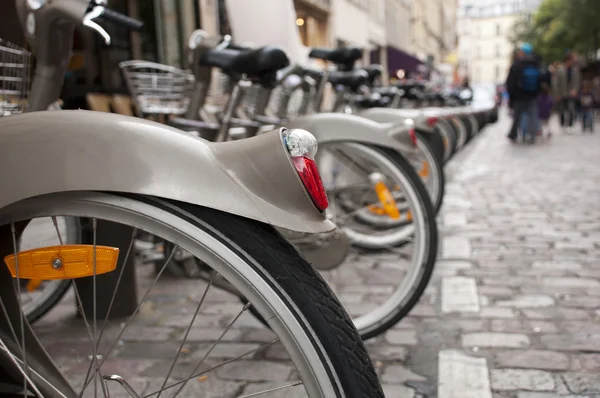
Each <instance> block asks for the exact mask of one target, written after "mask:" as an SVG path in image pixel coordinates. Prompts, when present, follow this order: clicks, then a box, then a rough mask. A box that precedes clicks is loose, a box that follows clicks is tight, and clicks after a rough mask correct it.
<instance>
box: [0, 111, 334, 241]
mask: <svg viewBox="0 0 600 398" xmlns="http://www.w3.org/2000/svg"><path fill="white" fill-rule="evenodd" d="M282 131H283V129H279V130H276V131H272V132H270V133H266V134H262V135H260V136H257V137H254V138H249V139H245V140H241V141H232V142H224V143H211V142H208V141H206V140H203V139H200V138H197V137H194V136H192V135H190V134H188V133H186V132H183V131H181V130H177V129H175V128H172V127H168V126H165V125H163V124H159V123H155V122H151V121H148V120H145V119H140V118H133V117H127V116H121V115H117V114H109V113H101V112H89V111H82V110H78V111H60V112H32V113H26V114H22V115H15V116H10V117H4V118H0V159H1V160H0V162H2V163H1V165H2V173H0V187H1V189H2V190H1V192H0V208H2V207H5V206H7V205H9V204H11V203H14V202H17V201H19V200H22V199H26V198H29V197H33V196H38V195H44V194H50V193H57V192H65V191H112V192H123V193H132V194H141V195H151V196H156V197H160V198H165V199H172V200H177V201H182V202H187V203H191V204H195V205H199V206H206V207H211V208H214V209H217V210H221V211H224V212H228V213H232V214H236V215H239V216H243V217H247V218H251V219H255V220H258V221H262V222H265V223H269V224H272V225H274V226H277V227H281V228H284V229H289V230H294V231H299V232H311V233H315V232H325V231H329V230H332V229H333V228H334V225H333V223H331V222H329V221H326V218H325V215H324V214H323V213H321V212H319V211H318V210H317V209H316V207H315V206H314V204H313V203H312V200H311V199H310V197H309V196H308V193H307V192H306V190H305V189H304V187H303V186H302V183H301V181H300V178H299V177H298V174H297V172H296V170H295V168H294V166H293V164H292V162H291V159H290V158H289V156H288V153H287V150H286V148H285V146H284V143H283V141H282V139H281V133H282Z"/></svg>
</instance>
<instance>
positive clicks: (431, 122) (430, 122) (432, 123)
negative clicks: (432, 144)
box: [427, 117, 439, 127]
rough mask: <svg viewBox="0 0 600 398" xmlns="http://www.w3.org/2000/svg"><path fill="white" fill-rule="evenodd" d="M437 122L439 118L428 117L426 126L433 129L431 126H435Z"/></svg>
mask: <svg viewBox="0 0 600 398" xmlns="http://www.w3.org/2000/svg"><path fill="white" fill-rule="evenodd" d="M438 120H439V118H437V117H428V118H427V125H428V126H429V127H433V126H435V125H436V124H437V122H438Z"/></svg>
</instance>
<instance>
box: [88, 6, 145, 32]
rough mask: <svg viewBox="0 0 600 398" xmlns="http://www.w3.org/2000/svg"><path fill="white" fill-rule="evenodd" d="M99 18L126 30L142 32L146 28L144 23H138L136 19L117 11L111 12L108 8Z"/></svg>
mask: <svg viewBox="0 0 600 398" xmlns="http://www.w3.org/2000/svg"><path fill="white" fill-rule="evenodd" d="M99 18H102V19H104V20H105V21H107V22H113V23H116V24H119V25H121V26H123V27H125V28H128V29H130V30H135V31H139V30H141V29H142V27H143V26H144V23H143V22H142V21H138V20H137V19H135V18H131V17H128V16H127V15H123V14H121V13H118V12H116V11H112V10H109V9H108V8H105V9H104V11H102V14H100V16H99Z"/></svg>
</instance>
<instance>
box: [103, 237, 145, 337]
mask: <svg viewBox="0 0 600 398" xmlns="http://www.w3.org/2000/svg"><path fill="white" fill-rule="evenodd" d="M137 232H138V229H137V228H134V229H133V232H132V233H131V242H129V247H128V248H127V253H125V259H124V260H123V262H122V264H123V265H122V266H121V270H120V271H119V276H118V277H117V282H116V283H115V289H114V290H113V294H112V296H111V298H110V303H109V304H108V310H107V311H106V315H105V316H104V321H103V323H102V329H101V330H100V335H99V336H98V341H97V343H96V344H97V346H100V341H101V340H102V336H103V335H104V330H105V329H106V324H107V323H108V317H109V316H110V312H111V310H112V306H113V304H114V302H115V298H116V297H117V289H118V288H119V285H120V284H121V278H122V277H123V272H124V271H125V265H126V264H127V260H129V255H130V254H131V251H132V249H133V245H134V243H135V237H136V235H137Z"/></svg>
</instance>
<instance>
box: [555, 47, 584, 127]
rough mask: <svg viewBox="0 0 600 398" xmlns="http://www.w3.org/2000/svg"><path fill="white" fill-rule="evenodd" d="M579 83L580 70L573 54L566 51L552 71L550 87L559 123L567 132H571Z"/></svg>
mask: <svg viewBox="0 0 600 398" xmlns="http://www.w3.org/2000/svg"><path fill="white" fill-rule="evenodd" d="M580 85H581V70H580V69H579V66H578V65H577V58H576V56H575V54H574V53H573V52H571V51H568V52H567V53H566V54H565V56H564V58H563V62H562V63H561V64H559V65H558V67H557V68H556V72H555V73H554V81H553V82H552V87H553V89H554V95H555V98H556V102H557V104H558V106H559V112H560V125H561V127H562V128H563V129H565V131H566V132H567V133H571V132H573V123H574V122H575V117H576V111H577V96H578V94H579V90H580Z"/></svg>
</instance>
